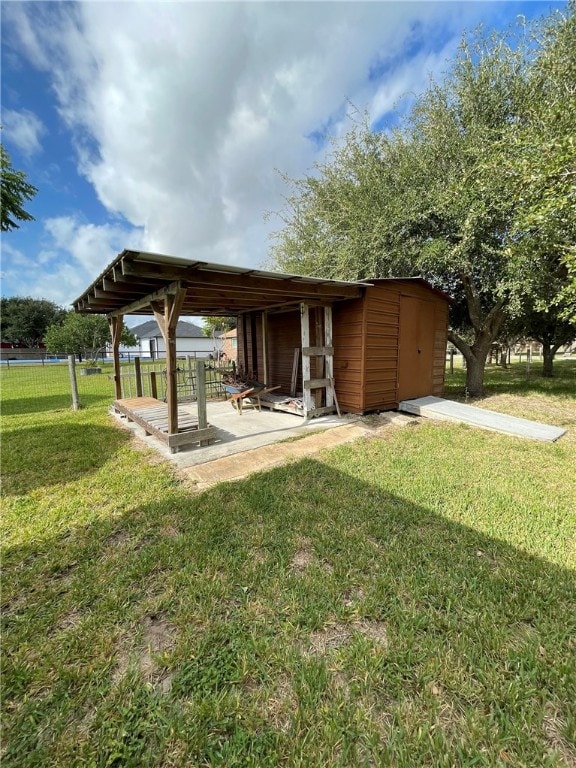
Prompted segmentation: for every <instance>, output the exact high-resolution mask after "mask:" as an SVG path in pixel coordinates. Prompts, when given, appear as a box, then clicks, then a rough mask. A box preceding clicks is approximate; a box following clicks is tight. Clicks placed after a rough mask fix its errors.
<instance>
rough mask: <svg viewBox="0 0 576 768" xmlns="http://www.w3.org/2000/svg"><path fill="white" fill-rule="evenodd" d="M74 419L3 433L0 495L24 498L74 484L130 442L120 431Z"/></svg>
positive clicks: (58, 419)
mask: <svg viewBox="0 0 576 768" xmlns="http://www.w3.org/2000/svg"><path fill="white" fill-rule="evenodd" d="M74 416H75V414H72V413H71V414H66V415H65V416H62V418H55V419H54V420H53V421H50V422H48V423H43V424H42V425H40V426H33V427H18V428H15V429H5V430H4V431H3V433H2V472H3V474H4V476H5V478H6V479H5V481H4V483H3V493H4V494H6V495H12V494H24V493H28V492H29V491H31V490H33V489H35V488H43V487H49V486H52V485H57V484H58V483H66V482H70V481H73V480H76V479H77V478H78V477H79V476H80V475H85V474H87V473H90V472H94V471H96V470H97V469H99V468H100V467H101V466H102V465H103V464H105V463H106V462H107V461H108V460H109V459H110V457H111V456H112V455H113V454H114V451H116V450H117V449H118V448H119V447H120V446H122V445H124V444H125V443H126V442H127V441H128V440H129V439H130V436H129V434H128V433H126V432H124V431H123V430H120V429H117V428H115V427H112V426H106V425H103V424H102V425H100V424H91V423H82V422H80V421H72V419H73V418H74Z"/></svg>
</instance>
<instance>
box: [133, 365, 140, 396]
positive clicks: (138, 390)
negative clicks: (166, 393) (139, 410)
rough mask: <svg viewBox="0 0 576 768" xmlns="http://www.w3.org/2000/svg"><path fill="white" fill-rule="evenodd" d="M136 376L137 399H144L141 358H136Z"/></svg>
mask: <svg viewBox="0 0 576 768" xmlns="http://www.w3.org/2000/svg"><path fill="white" fill-rule="evenodd" d="M134 375H135V376H136V397H142V371H141V370H140V358H139V357H135V358H134Z"/></svg>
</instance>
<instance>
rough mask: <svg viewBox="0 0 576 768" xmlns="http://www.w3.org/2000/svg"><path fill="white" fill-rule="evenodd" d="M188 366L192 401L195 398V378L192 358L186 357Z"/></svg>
mask: <svg viewBox="0 0 576 768" xmlns="http://www.w3.org/2000/svg"><path fill="white" fill-rule="evenodd" d="M186 365H187V367H188V381H189V382H190V400H192V398H193V397H194V376H193V375H192V357H191V356H190V355H186Z"/></svg>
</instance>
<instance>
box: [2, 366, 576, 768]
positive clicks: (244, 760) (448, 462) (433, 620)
mask: <svg viewBox="0 0 576 768" xmlns="http://www.w3.org/2000/svg"><path fill="white" fill-rule="evenodd" d="M523 370H524V369H523V368H513V369H512V370H510V371H501V370H499V369H498V370H496V369H491V370H490V372H489V374H488V389H489V394H490V397H488V398H487V399H486V400H484V401H482V403H481V405H483V406H486V407H489V408H492V409H494V410H507V411H508V412H514V413H517V414H518V415H522V416H530V417H533V418H537V419H540V420H542V421H548V422H550V423H554V424H557V425H560V426H565V427H566V428H567V429H568V430H569V431H568V434H567V435H566V436H565V437H563V438H562V439H561V440H560V441H559V442H557V443H555V444H541V443H537V442H531V441H526V440H521V439H515V438H511V437H506V436H504V435H499V434H496V433H491V432H482V431H479V430H474V429H472V428H468V427H465V426H460V425H450V424H440V423H432V422H428V423H423V422H421V423H419V424H418V425H415V426H410V427H404V428H400V427H390V428H388V429H387V430H383V431H381V432H375V433H374V437H372V438H369V439H365V440H361V441H358V442H356V443H354V444H352V445H345V446H341V447H339V448H337V449H334V450H332V451H330V452H327V453H324V454H322V455H321V456H320V457H317V458H315V459H308V460H303V461H300V462H298V463H293V464H291V465H289V466H286V467H282V468H278V469H274V470H273V471H270V472H267V473H262V474H259V475H255V476H253V477H252V478H249V479H248V480H244V481H241V482H237V483H226V484H222V485H219V486H216V487H214V488H213V489H212V490H209V491H207V492H204V493H201V494H200V493H196V492H194V491H193V490H191V489H188V488H186V487H185V486H183V485H182V484H181V483H180V482H179V480H178V478H177V476H176V475H175V473H174V471H173V470H172V469H171V467H170V466H169V465H167V464H166V463H165V462H164V461H162V460H160V459H158V458H157V457H156V454H153V453H152V452H145V451H142V450H139V449H137V448H136V447H135V445H134V444H133V443H131V441H130V437H129V434H128V432H125V431H123V430H119V429H117V428H116V427H115V426H114V425H113V424H112V422H111V421H110V419H109V417H108V416H107V413H106V406H107V404H108V403H109V402H110V400H111V392H110V382H108V380H107V377H104V376H102V377H87V380H86V382H85V383H84V384H83V387H84V394H85V395H90V397H85V398H84V400H85V404H86V405H87V407H86V408H84V409H83V410H81V411H80V412H78V413H72V412H71V411H69V410H68V400H67V397H66V395H64V394H63V393H62V391H55V392H52V390H51V389H49V388H47V389H46V398H47V402H46V403H45V404H44V405H45V407H44V409H43V410H41V411H34V410H32V409H33V408H34V406H33V405H32V404H31V401H32V395H31V392H30V391H28V390H27V388H26V385H25V383H24V382H23V381H19V380H18V378H16V377H12V378H10V379H8V377H7V376H6V375H5V372H4V371H3V372H1V379H0V383H1V384H2V398H3V413H4V418H3V438H2V464H3V467H2V469H3V477H4V503H3V507H4V517H3V523H2V525H3V548H4V549H3V579H2V581H3V584H2V622H3V655H2V664H3V672H2V684H3V702H2V704H3V721H4V730H3V740H2V741H3V766H18V767H19V768H24V767H28V766H135V767H136V766H159V767H160V766H162V767H163V768H166V767H168V766H302V767H303V768H304V767H306V766H370V765H375V766H380V765H382V766H406V767H410V768H412V766H424V765H426V766H503V767H504V766H535V767H536V766H574V765H576V538H575V534H576V513H575V508H576V504H575V500H576V477H575V475H576V473H575V471H574V467H575V465H576V463H575V460H576V365H575V363H574V361H566V362H564V361H561V362H560V363H559V364H558V366H557V372H558V376H557V377H556V378H555V379H553V380H550V381H544V380H542V379H538V378H536V375H535V371H534V370H533V372H532V379H531V380H530V381H526V379H525V377H524V375H523ZM11 373H12V371H11ZM50 375H54V376H56V374H52V373H51V374H50ZM54 386H55V389H57V388H58V387H57V385H54ZM90 388H91V389H90ZM64 391H65V390H64ZM462 391H463V375H462V372H461V371H458V370H457V371H456V372H455V373H454V374H453V376H450V377H449V380H448V386H447V392H448V393H449V394H450V395H451V396H461V394H462ZM81 395H82V392H81ZM58 397H60V400H57V399H51V398H58Z"/></svg>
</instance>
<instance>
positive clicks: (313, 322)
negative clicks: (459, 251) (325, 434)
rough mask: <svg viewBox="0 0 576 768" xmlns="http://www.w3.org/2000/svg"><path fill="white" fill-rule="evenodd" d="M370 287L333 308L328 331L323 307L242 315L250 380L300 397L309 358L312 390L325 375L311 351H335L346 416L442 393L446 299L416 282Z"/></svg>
mask: <svg viewBox="0 0 576 768" xmlns="http://www.w3.org/2000/svg"><path fill="white" fill-rule="evenodd" d="M367 283H369V284H363V285H362V288H361V295H360V296H359V297H358V298H354V299H344V300H340V301H337V302H334V303H333V305H332V313H331V314H332V319H331V323H330V324H331V329H330V328H327V327H326V318H327V314H326V307H325V306H324V305H321V304H317V305H316V306H314V305H313V304H310V303H308V304H307V305H306V309H305V310H304V309H303V307H302V306H299V307H296V308H295V307H284V308H279V309H277V310H276V311H274V312H272V311H269V312H267V313H266V315H264V314H262V313H252V312H246V313H244V314H243V315H241V316H240V318H239V323H238V364H239V366H240V367H241V368H242V369H243V370H245V371H249V372H250V375H252V376H253V377H254V378H257V379H260V380H263V381H264V380H266V381H269V382H271V383H273V384H275V385H279V386H280V391H281V392H282V393H291V394H292V395H294V396H298V395H303V394H305V392H304V391H303V386H302V382H303V381H305V380H306V371H304V370H303V366H306V358H307V357H308V358H310V373H309V376H308V379H309V381H310V382H311V385H313V384H314V383H315V382H320V381H324V380H325V374H326V370H325V369H326V362H325V355H324V354H318V355H315V354H314V352H318V353H321V351H322V350H328V351H332V353H333V378H334V382H335V391H336V396H337V399H338V403H339V405H340V408H341V410H342V411H346V412H350V413H366V412H369V411H376V410H390V409H394V408H396V407H397V406H398V403H399V402H400V401H401V400H408V399H412V398H416V397H424V396H426V395H436V396H439V395H442V394H443V391H444V371H445V360H446V341H447V331H448V303H449V299H448V297H447V296H446V294H444V293H442V292H441V291H438V290H436V289H434V288H433V287H432V286H431V285H430V284H429V283H427V282H426V281H425V280H422V279H421V278H406V279H374V280H370V281H367ZM327 335H328V336H329V337H330V338H328V339H327V338H326V337H327ZM306 336H307V337H308V339H309V341H308V343H307V344H306V343H305V342H303V337H304V338H305V337H306ZM264 339H266V343H265V344H264ZM329 342H330V343H329ZM295 382H296V386H295ZM310 389H311V390H312V392H313V393H314V400H313V406H314V410H317V409H323V407H324V406H325V397H324V396H323V395H322V393H320V396H319V395H318V392H317V391H316V390H314V387H313V386H310Z"/></svg>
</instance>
